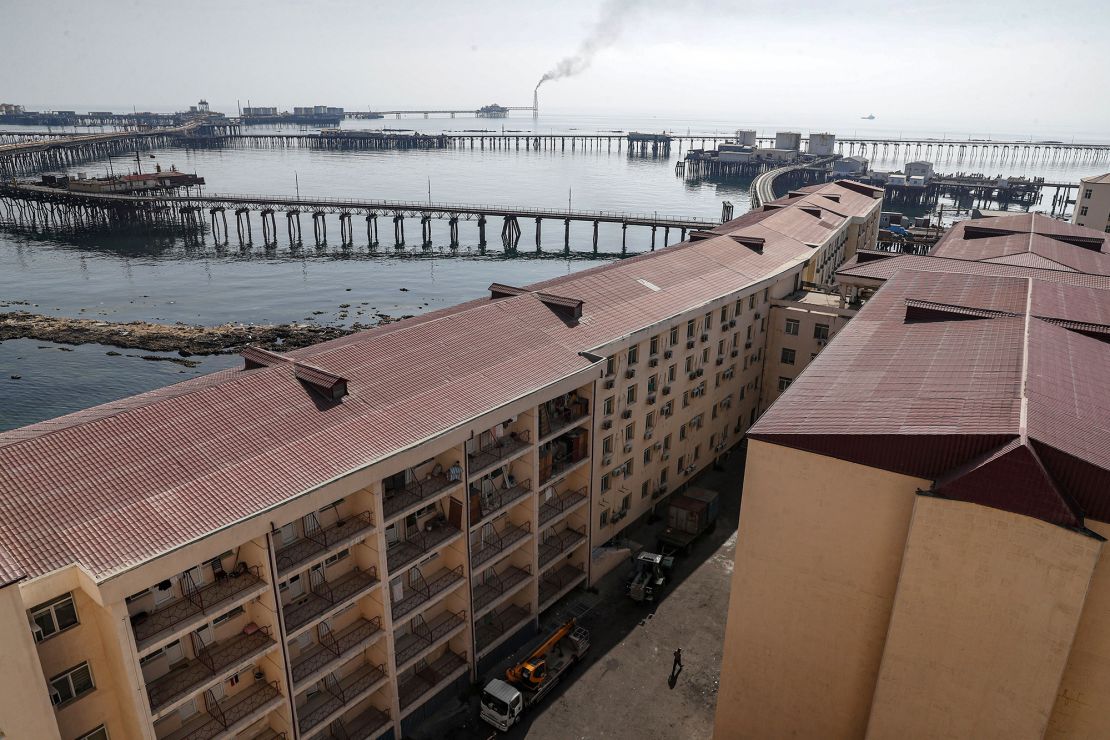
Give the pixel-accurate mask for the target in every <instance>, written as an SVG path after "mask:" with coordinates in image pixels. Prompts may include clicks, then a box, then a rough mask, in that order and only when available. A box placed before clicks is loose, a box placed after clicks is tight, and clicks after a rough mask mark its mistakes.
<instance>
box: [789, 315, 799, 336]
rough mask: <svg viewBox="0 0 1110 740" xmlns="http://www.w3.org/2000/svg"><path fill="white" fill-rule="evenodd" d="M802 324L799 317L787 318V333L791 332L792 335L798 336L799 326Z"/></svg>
mask: <svg viewBox="0 0 1110 740" xmlns="http://www.w3.org/2000/svg"><path fill="white" fill-rule="evenodd" d="M800 325H801V324H800V322H799V321H798V320H797V319H787V320H786V333H787V334H789V335H790V336H793V337H796V336H798V327H799V326H800Z"/></svg>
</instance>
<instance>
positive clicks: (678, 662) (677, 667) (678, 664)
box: [671, 648, 682, 673]
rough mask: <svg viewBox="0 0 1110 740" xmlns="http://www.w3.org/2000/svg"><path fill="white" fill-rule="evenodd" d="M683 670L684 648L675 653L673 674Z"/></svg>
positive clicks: (672, 665) (672, 667) (672, 666)
mask: <svg viewBox="0 0 1110 740" xmlns="http://www.w3.org/2000/svg"><path fill="white" fill-rule="evenodd" d="M681 670H682V648H679V649H677V650H675V651H674V663H672V664H671V673H676V672H677V671H681Z"/></svg>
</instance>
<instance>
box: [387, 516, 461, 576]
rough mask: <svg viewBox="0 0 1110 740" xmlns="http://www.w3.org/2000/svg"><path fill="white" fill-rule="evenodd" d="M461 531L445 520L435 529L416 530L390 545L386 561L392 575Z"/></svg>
mask: <svg viewBox="0 0 1110 740" xmlns="http://www.w3.org/2000/svg"><path fill="white" fill-rule="evenodd" d="M460 533H461V530H459V529H458V528H457V527H455V526H454V525H452V524H450V523H449V522H447V521H443V522H441V523H440V524H438V525H436V526H435V527H434V528H433V529H431V530H428V531H424V532H414V533H412V534H410V535H409V536H408V539H406V540H404V541H403V542H397V543H394V544H393V545H390V547H389V549H388V550H387V551H386V553H385V562H386V565H387V566H388V567H389V573H390V575H396V573H397V572H398V571H399V570H401V569H402V568H404V567H405V566H407V565H408V564H409V563H411V562H413V561H414V560H417V559H419V558H421V557H423V556H424V555H426V554H427V553H429V552H431V551H432V550H434V549H435V548H437V547H439V546H440V545H442V544H443V543H445V542H447V541H448V540H450V539H454V538H455V537H456V536H457V535H459V534H460Z"/></svg>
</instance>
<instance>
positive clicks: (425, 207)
mask: <svg viewBox="0 0 1110 740" xmlns="http://www.w3.org/2000/svg"><path fill="white" fill-rule="evenodd" d="M0 206H2V208H3V210H2V211H0V215H4V214H6V216H7V218H8V219H10V220H11V221H13V222H21V223H27V224H30V225H32V226H43V227H48V226H59V227H69V228H75V229H88V228H112V227H116V226H123V225H138V226H144V225H145V226H150V227H154V228H158V227H172V228H183V229H186V230H192V231H197V230H202V229H203V228H205V226H206V225H207V227H208V228H210V229H211V233H212V236H213V238H214V239H216V241H217V242H220V241H222V242H223V243H225V244H226V243H227V242H228V239H229V235H230V230H229V227H228V213H229V212H230V213H231V214H232V215H233V216H234V217H235V231H236V235H237V236H238V239H239V243H240V244H243V245H246V244H250V243H252V241H253V227H252V222H251V214H252V213H253V214H257V215H258V217H259V220H260V221H261V226H262V241H263V243H264V244H266V245H276V244H277V238H278V228H277V227H278V225H277V216H276V214H278V213H282V214H284V215H285V221H286V230H287V233H288V237H289V242H290V244H300V243H301V215H302V214H305V215H307V216H309V217H310V218H311V219H312V229H313V237H314V239H315V242H316V244H317V245H321V244H324V243H326V241H327V222H328V218H327V217H328V216H329V215H332V216H333V217H335V216H337V217H338V221H339V229H340V241H341V243H342V244H344V245H351V244H353V243H354V221H355V219H356V218H357V219H359V220H360V221H361V220H365V222H366V239H367V243H368V246H370V247H377V246H379V237H378V222H379V219H381V220H386V219H390V220H392V222H393V244H394V246H395V247H397V248H401V247H403V246H405V238H406V237H405V223H406V220H408V219H413V220H419V221H420V229H421V235H420V244H421V246H423V247H425V248H428V247H431V246H432V221H433V220H444V221H447V223H448V234H449V240H450V241H449V244H450V246H451V247H452V248H457V247H458V246H459V222H460V221H475V222H477V227H478V242H479V246H480V247H485V246H487V239H486V225H487V222H488V221H489V220H490V219H493V220H495V221H497V220H500V221H501V243H502V245H503V246H504V247H505V248H506V249H509V250H515V249H516V248H517V246H518V245H519V243H520V239H521V233H522V229H521V222H522V221H523V222H527V221H529V220H531V221H534V222H535V239H536V248H537V249H539V248H540V246H541V239H542V224H543V222H544V221H548V222H555V223H557V224H559V223H561V225H562V227H563V228H562V232H563V233H562V243H563V248H564V249H566V250H569V249H570V225H571V223H572V222H579V223H589V224H591V225H592V227H593V248H594V250H595V251H596V250H597V247H598V230H599V227H600V225H601V224H613V225H619V226H620V227H621V246H622V249H625V248H627V237H628V227H629V226H639V227H645V228H649V229H650V230H651V248H652V249H655V247H656V243H657V237H658V236H659V234H658V232H660V231H662V235H661V237H662V246H667V245H668V244H669V243H670V239H671V231H672V230H674V231H677V232H678V235H679V241H681V240H684V239H685V238H686V232H687V231H688V230H695V229H706V228H712V227H713V226H715V225H717V223H718V222H717V221H715V220H713V219H708V218H691V217H679V216H665V215H657V214H637V213H620V212H612V211H576V210H566V209H555V208H520V207H513V206H497V205H472V204H460V203H425V202H418V201H389V200H348V199H338V198H292V197H289V196H267V195H237V194H204V195H118V194H103V193H82V192H72V191H68V190H63V189H59V188H51V187H43V186H40V185H31V184H27V183H19V182H8V183H0ZM731 216H732V207H731V204H729V203H725V204H724V205H723V207H722V219H727V218H731ZM206 222H207V224H206Z"/></svg>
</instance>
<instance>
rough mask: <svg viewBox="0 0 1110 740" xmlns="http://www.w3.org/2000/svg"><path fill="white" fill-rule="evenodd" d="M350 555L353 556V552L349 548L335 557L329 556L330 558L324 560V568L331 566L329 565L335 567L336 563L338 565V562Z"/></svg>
mask: <svg viewBox="0 0 1110 740" xmlns="http://www.w3.org/2000/svg"><path fill="white" fill-rule="evenodd" d="M350 554H351V551H350V550H348V549H347V548H343V549H342V550H340V551H339V552H337V553H335V554H334V555H329V556H328V557H327V558H326V559H325V560H324V567H327V566H329V565H335V564H336V563H338V562H339V561H340V560H342V559H343V558H345V557H347V556H348V555H350Z"/></svg>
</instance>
